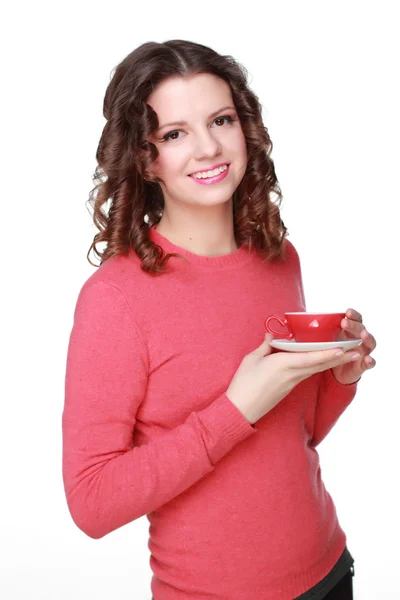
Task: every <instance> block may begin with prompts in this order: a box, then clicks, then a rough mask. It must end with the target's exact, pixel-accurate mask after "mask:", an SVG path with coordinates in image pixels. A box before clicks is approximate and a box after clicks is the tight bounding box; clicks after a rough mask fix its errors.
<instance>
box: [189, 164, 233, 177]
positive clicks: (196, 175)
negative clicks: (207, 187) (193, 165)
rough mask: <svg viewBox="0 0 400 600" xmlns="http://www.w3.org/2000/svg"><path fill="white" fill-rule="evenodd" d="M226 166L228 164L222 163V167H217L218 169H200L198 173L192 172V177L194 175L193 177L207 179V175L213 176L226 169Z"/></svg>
mask: <svg viewBox="0 0 400 600" xmlns="http://www.w3.org/2000/svg"><path fill="white" fill-rule="evenodd" d="M227 168H228V165H222V167H218V169H214V170H213V171H201V172H200V173H194V174H193V175H192V177H195V179H207V177H215V176H216V175H219V173H223V171H226V169H227Z"/></svg>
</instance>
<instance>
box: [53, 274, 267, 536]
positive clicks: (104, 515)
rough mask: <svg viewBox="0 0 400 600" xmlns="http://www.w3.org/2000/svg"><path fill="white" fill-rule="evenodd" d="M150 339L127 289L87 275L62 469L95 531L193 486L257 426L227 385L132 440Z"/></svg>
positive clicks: (74, 344)
mask: <svg viewBox="0 0 400 600" xmlns="http://www.w3.org/2000/svg"><path fill="white" fill-rule="evenodd" d="M148 366H149V363H148V355H147V346H146V343H145V341H144V338H143V337H142V334H141V332H140V329H139V328H138V326H137V324H136V322H135V319H134V315H133V313H132V310H131V308H130V307H129V305H128V303H127V300H126V299H125V296H124V295H123V293H122V292H121V291H120V289H119V288H118V287H116V286H114V285H112V284H109V283H105V282H100V281H97V282H90V283H88V282H86V284H84V286H83V287H82V289H81V291H80V294H79V296H78V299H77V303H76V307H75V312H74V322H73V326H72V331H71V334H70V338H69V344H68V352H67V362H66V374H65V398H64V410H63V413H62V436H63V448H62V450H63V454H62V472H63V481H64V489H65V494H66V500H67V504H68V509H69V511H70V514H71V516H72V519H73V520H74V522H75V524H76V525H77V526H78V527H79V528H80V529H81V530H82V531H83V532H84V533H86V534H87V535H88V536H89V537H91V538H94V539H98V538H101V537H103V536H105V535H106V534H108V533H110V532H112V531H114V530H115V529H118V528H119V527H122V526H123V525H125V524H127V523H129V522H131V521H133V520H135V519H137V518H139V517H141V516H143V515H145V514H148V513H149V512H151V511H154V510H156V509H157V508H158V507H160V506H162V505H163V504H165V503H166V502H168V501H170V500H171V499H173V498H174V497H176V496H177V495H179V494H181V493H182V492H184V491H185V490H187V489H188V488H189V487H190V486H192V485H193V484H194V483H196V482H197V481H198V480H199V479H201V478H202V477H203V476H204V475H206V474H207V473H210V472H211V471H212V470H213V469H214V466H215V464H216V463H217V462H218V461H219V460H220V459H221V458H222V457H223V456H225V454H227V453H228V452H229V451H230V450H231V449H232V448H233V447H234V446H235V445H236V444H238V443H239V442H240V441H241V440H243V439H245V438H247V437H248V436H250V435H251V434H253V433H255V431H256V428H255V427H253V426H252V425H250V423H249V422H248V421H247V420H246V419H245V418H244V417H243V415H242V414H241V413H240V411H239V410H238V409H237V408H236V407H235V406H234V404H233V403H232V402H231V401H230V400H229V398H228V397H227V396H226V394H225V393H223V394H221V395H220V396H219V397H217V398H210V404H209V405H208V406H207V407H206V408H205V409H203V410H201V411H197V412H192V413H191V414H190V415H189V416H188V417H187V419H186V420H185V421H184V422H183V423H182V424H180V425H179V426H178V427H175V428H174V429H171V430H170V431H168V432H166V433H164V434H162V435H159V436H157V437H155V438H154V439H153V440H150V441H149V442H148V443H147V444H144V445H142V446H136V447H135V446H134V445H133V432H134V427H135V422H136V413H137V410H138V407H139V406H140V404H141V402H142V401H143V399H144V397H145V393H146V388H147V375H148Z"/></svg>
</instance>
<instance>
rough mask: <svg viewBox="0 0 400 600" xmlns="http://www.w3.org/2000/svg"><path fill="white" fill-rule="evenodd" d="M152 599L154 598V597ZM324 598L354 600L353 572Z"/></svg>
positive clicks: (329, 599) (325, 599)
mask: <svg viewBox="0 0 400 600" xmlns="http://www.w3.org/2000/svg"><path fill="white" fill-rule="evenodd" d="M151 600H154V597H152V599H151ZM324 600H353V573H352V571H351V569H350V571H349V572H348V573H347V574H346V575H345V576H344V577H343V578H342V579H341V580H340V581H339V583H337V584H336V585H335V587H334V588H333V590H331V591H330V592H329V594H328V595H327V596H325V597H324Z"/></svg>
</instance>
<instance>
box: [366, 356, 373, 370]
mask: <svg viewBox="0 0 400 600" xmlns="http://www.w3.org/2000/svg"><path fill="white" fill-rule="evenodd" d="M364 363H365V365H366V367H367V369H372V368H373V367H374V366H375V365H376V360H375V359H374V358H372V356H366V357H365V359H364Z"/></svg>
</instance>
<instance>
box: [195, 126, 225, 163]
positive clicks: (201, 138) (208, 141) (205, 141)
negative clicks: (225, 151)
mask: <svg viewBox="0 0 400 600" xmlns="http://www.w3.org/2000/svg"><path fill="white" fill-rule="evenodd" d="M220 152H221V145H220V143H219V142H218V140H217V139H216V138H215V137H214V136H213V134H212V132H210V131H209V130H207V131H204V132H201V133H199V134H198V135H197V136H196V141H195V143H194V157H195V158H196V160H200V159H201V158H203V157H207V158H208V157H210V158H212V157H213V156H217V155H218V154H220Z"/></svg>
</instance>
